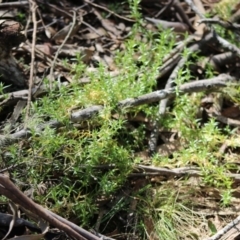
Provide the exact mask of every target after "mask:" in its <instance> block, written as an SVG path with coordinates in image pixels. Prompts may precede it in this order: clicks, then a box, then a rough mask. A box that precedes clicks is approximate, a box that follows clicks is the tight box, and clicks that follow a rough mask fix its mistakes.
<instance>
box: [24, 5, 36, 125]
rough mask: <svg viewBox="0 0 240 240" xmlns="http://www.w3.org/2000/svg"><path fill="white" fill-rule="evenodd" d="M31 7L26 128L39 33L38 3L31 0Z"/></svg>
mask: <svg viewBox="0 0 240 240" xmlns="http://www.w3.org/2000/svg"><path fill="white" fill-rule="evenodd" d="M29 3H30V6H31V7H30V9H31V12H32V21H33V34H32V37H33V40H32V51H31V69H30V77H29V87H28V100H27V110H26V116H25V124H24V125H25V128H26V126H27V120H28V116H29V112H30V105H31V98H32V94H31V93H32V87H33V75H34V63H35V48H36V35H37V19H36V9H37V4H36V2H35V1H34V0H30V2H29Z"/></svg>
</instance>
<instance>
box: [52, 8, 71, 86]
mask: <svg viewBox="0 0 240 240" xmlns="http://www.w3.org/2000/svg"><path fill="white" fill-rule="evenodd" d="M75 24H76V12H75V11H73V21H72V26H71V28H70V30H69V32H68V34H67V36H66V37H65V38H64V40H63V42H62V44H61V45H60V46H59V48H58V50H57V52H56V54H55V56H54V59H53V62H52V66H51V70H50V90H52V82H53V79H54V77H53V70H54V67H55V64H56V61H57V58H58V55H59V53H60V51H61V49H62V48H63V46H64V44H65V43H66V42H67V40H68V38H69V37H70V35H71V33H72V31H73V29H74V27H75Z"/></svg>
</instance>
